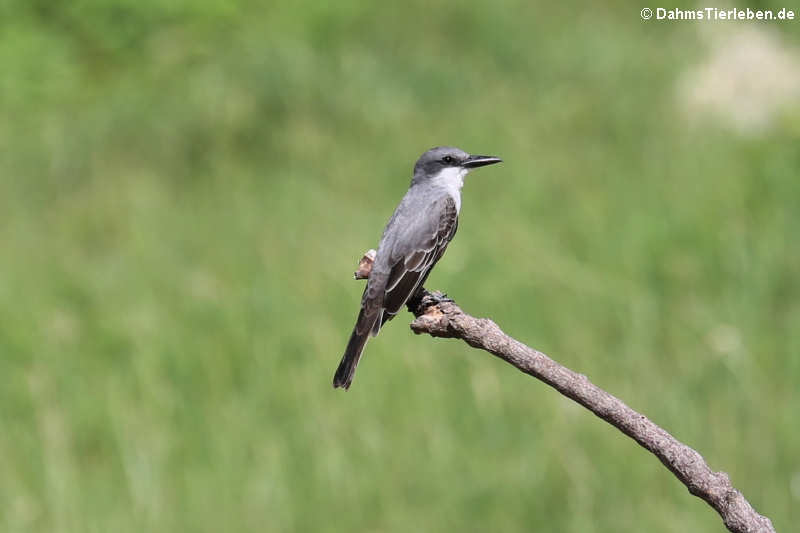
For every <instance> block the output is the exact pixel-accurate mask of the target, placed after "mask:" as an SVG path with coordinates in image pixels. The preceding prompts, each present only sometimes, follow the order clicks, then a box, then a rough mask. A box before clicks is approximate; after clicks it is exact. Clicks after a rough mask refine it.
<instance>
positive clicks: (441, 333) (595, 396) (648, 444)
mask: <svg viewBox="0 0 800 533" xmlns="http://www.w3.org/2000/svg"><path fill="white" fill-rule="evenodd" d="M374 261H375V250H369V251H367V252H366V253H365V254H364V257H362V258H361V261H360V262H359V266H358V271H356V273H355V279H366V278H368V277H369V274H370V272H371V271H372V264H373V262H374ZM407 305H408V310H409V311H410V312H411V313H413V314H414V316H415V317H416V319H415V320H414V322H412V323H411V329H412V330H413V331H414V333H416V334H418V335H419V334H423V333H427V334H429V335H431V336H432V337H442V338H452V339H461V340H463V341H464V342H466V343H467V344H469V345H470V346H472V347H473V348H478V349H481V350H485V351H487V352H489V353H491V354H494V355H496V356H497V357H499V358H500V359H502V360H503V361H505V362H507V363H509V364H511V365H514V366H515V367H517V368H518V369H519V370H521V371H523V372H525V373H526V374H529V375H531V376H533V377H535V378H536V379H538V380H540V381H543V382H545V383H547V384H548V385H550V386H551V387H553V388H554V389H556V390H557V391H558V392H560V393H561V394H563V395H564V396H566V397H567V398H570V399H572V400H574V401H575V402H577V403H579V404H581V405H582V406H584V407H586V408H587V409H588V410H590V411H591V412H592V413H594V414H595V415H597V416H598V417H600V418H602V419H603V420H605V421H606V422H608V423H609V424H611V425H612V426H614V427H615V428H617V429H619V430H620V431H622V432H623V433H625V434H626V435H628V436H629V437H630V438H632V439H633V440H635V441H636V442H638V443H639V444H640V445H641V446H642V447H644V448H645V449H647V450H648V451H650V453H652V454H653V455H655V456H656V457H658V458H659V460H661V462H662V463H663V464H664V466H666V467H667V468H669V469H670V470H671V471H672V473H673V474H675V477H677V478H678V479H679V480H680V481H681V483H683V484H684V485H686V487H687V488H688V489H689V492H690V493H692V494H694V495H695V496H697V497H698V498H702V499H703V500H705V501H706V502H707V503H708V504H709V505H710V506H711V507H713V508H714V509H715V510H716V511H717V512H718V513H719V514H720V516H721V517H722V521H723V522H724V523H725V526H726V527H727V528H728V529H729V530H730V531H732V532H734V533H775V528H773V527H772V522H771V521H770V519H769V518H767V517H765V516H762V515H760V514H758V513H757V512H756V510H755V509H753V506H752V505H750V502H748V501H747V500H746V499H745V497H744V496H743V495H742V493H741V492H739V491H738V490H737V489H736V488H735V487H734V486H733V484H731V480H730V478H729V477H728V474H726V473H725V472H714V471H713V470H711V468H710V467H709V466H708V464H706V462H705V460H704V459H703V456H701V455H700V454H699V453H697V452H696V451H695V450H694V449H692V448H690V447H689V446H687V445H685V444H683V443H682V442H680V441H679V440H677V439H676V438H675V437H673V436H672V435H670V434H669V433H667V432H666V431H665V430H664V429H663V428H661V427H659V426H658V425H656V424H654V423H653V422H652V421H651V420H650V419H649V418H647V417H646V416H644V415H643V414H640V413H637V412H636V411H634V410H633V409H631V408H630V407H628V406H627V405H625V403H624V402H623V401H622V400H620V399H619V398H617V397H615V396H613V395H611V394H609V393H607V392H606V391H604V390H603V389H601V388H600V387H598V386H597V385H595V384H594V383H592V382H591V381H589V379H588V378H587V377H586V376H584V375H583V374H578V373H576V372H573V371H572V370H570V369H569V368H566V367H565V366H562V365H560V364H558V363H556V362H555V361H553V360H552V359H550V358H549V357H548V356H546V355H545V354H543V353H542V352H539V351H537V350H534V349H533V348H531V347H529V346H526V345H525V344H522V343H521V342H519V341H518V340H516V339H513V338H512V337H509V336H508V335H506V334H505V333H503V331H502V330H501V329H500V328H499V327H498V326H497V324H495V323H494V322H493V321H491V320H489V319H488V318H475V317H473V316H470V315H468V314H466V313H464V312H463V311H462V310H461V308H460V307H458V306H457V305H456V303H455V302H454V301H453V300H451V299H450V298H447V297H446V296H445V295H443V294H442V293H439V292H433V293H432V292H428V291H427V290H425V289H420V291H419V292H417V294H416V295H415V296H414V298H412V299H411V300H409V302H408V304H407Z"/></svg>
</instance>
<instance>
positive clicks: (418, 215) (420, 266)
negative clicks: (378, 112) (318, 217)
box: [333, 146, 501, 389]
mask: <svg viewBox="0 0 800 533" xmlns="http://www.w3.org/2000/svg"><path fill="white" fill-rule="evenodd" d="M500 162H501V159H500V158H498V157H493V156H485V155H469V154H468V153H466V152H465V151H463V150H459V149H458V148H453V147H449V146H441V147H437V148H432V149H430V150H428V151H427V152H425V153H424V154H422V156H421V157H420V158H419V160H418V161H417V163H416V164H415V165H414V177H413V178H412V180H411V186H410V187H409V189H408V192H406V195H405V196H404V197H403V199H402V200H401V201H400V204H399V205H398V206H397V209H395V210H394V214H392V217H391V218H390V219H389V222H388V224H386V229H384V230H383V237H381V241H380V244H379V245H378V251H377V254H376V256H375V259H374V262H373V264H372V270H371V272H370V275H369V278H368V281H367V287H366V288H365V289H364V295H363V296H362V297H361V310H360V311H359V313H358V319H357V320H356V325H355V327H354V328H353V333H352V334H351V335H350V341H349V342H348V343H347V348H346V349H345V351H344V356H343V357H342V361H341V362H340V363H339V368H337V369H336V374H335V375H334V376H333V386H334V387H343V388H345V389H347V388H349V387H350V384H351V383H352V381H353V375H354V374H355V371H356V366H357V365H358V361H359V359H361V353H362V352H363V351H364V346H365V345H366V344H367V339H369V336H370V335H372V336H373V337H374V336H376V335H377V334H378V332H379V331H380V329H381V327H382V326H383V325H384V324H385V323H386V322H387V321H388V320H391V319H392V318H393V317H394V316H395V315H396V314H397V312H398V311H399V310H400V309H401V308H402V307H403V305H405V303H406V302H407V301H408V300H409V299H410V298H411V297H412V296H414V294H415V293H416V292H417V291H418V290H419V289H421V288H422V285H423V283H425V279H426V278H427V277H428V274H430V272H431V269H432V268H433V266H434V265H435V264H436V262H437V261H438V260H439V259H440V258H441V257H442V254H444V251H445V249H447V245H448V244H449V243H450V241H451V240H452V239H453V237H454V236H455V234H456V229H457V228H458V214H459V211H460V210H461V187H463V185H464V176H466V175H467V174H468V173H469V172H470V171H471V170H473V169H475V168H477V167H482V166H485V165H492V164H494V163H500Z"/></svg>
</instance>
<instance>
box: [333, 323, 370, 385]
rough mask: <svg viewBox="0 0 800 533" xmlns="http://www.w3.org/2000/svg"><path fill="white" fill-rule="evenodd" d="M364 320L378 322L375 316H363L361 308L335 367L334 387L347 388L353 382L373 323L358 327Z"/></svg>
mask: <svg viewBox="0 0 800 533" xmlns="http://www.w3.org/2000/svg"><path fill="white" fill-rule="evenodd" d="M365 320H372V321H373V323H374V322H378V321H377V320H376V317H365V316H364V310H363V309H362V310H361V313H359V315H358V321H357V322H356V325H355V327H354V328H353V333H352V335H350V341H349V342H348V343H347V348H345V350H344V355H343V356H342V360H341V362H340V363H339V368H337V369H336V374H334V376H333V387H334V388H337V387H341V388H343V389H349V388H350V384H351V383H352V382H353V375H354V374H355V373H356V367H357V366H358V361H359V360H360V359H361V352H363V351H364V346H366V344H367V340H368V339H369V335H370V332H371V330H372V327H373V324H369V326H368V327H359V325H361V324H362V321H365ZM378 323H379V322H378ZM359 330H361V331H362V333H359Z"/></svg>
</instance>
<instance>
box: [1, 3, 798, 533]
mask: <svg viewBox="0 0 800 533" xmlns="http://www.w3.org/2000/svg"><path fill="white" fill-rule="evenodd" d="M106 4H108V5H106ZM115 4H116V6H112V5H111V3H109V2H101V1H90V0H86V1H83V2H78V3H72V4H69V5H66V4H65V5H63V6H62V5H61V4H58V3H56V4H51V3H46V2H11V3H7V4H6V7H5V8H4V10H5V13H4V16H3V17H2V20H3V22H2V23H0V24H2V26H1V27H0V29H1V30H2V31H0V62H2V64H3V70H4V75H3V77H2V79H1V80H0V113H1V114H0V116H2V117H3V120H2V121H0V153H2V154H3V155H2V157H0V302H2V305H0V353H1V354H2V356H1V357H0V428H2V430H0V530H2V531H9V532H17V531H20V532H22V531H25V532H27V531H41V532H84V531H96V532H105V531H118V532H125V531H131V532H133V531H154V532H159V531H163V532H174V531H209V532H211V531H315V532H316V531H323V532H324V531H430V532H436V531H529V530H537V531H559V532H567V531H573V532H582V533H583V532H598V533H600V532H606V531H608V532H611V531H614V532H618V531H637V532H638V531H659V532H662V531H663V532H679V531H680V532H683V531H723V526H722V524H721V522H720V520H719V518H718V516H717V515H716V513H715V512H714V511H713V510H711V509H710V508H708V507H707V506H706V505H705V504H704V503H703V502H702V501H700V500H698V499H696V498H694V497H693V496H691V495H689V494H688V492H687V491H686V490H685V488H684V487H683V486H682V485H681V484H680V483H679V482H678V481H677V480H676V479H674V477H673V476H672V475H671V474H670V473H669V472H668V471H667V470H666V469H664V468H663V466H662V465H661V464H660V463H659V462H658V461H657V460H656V459H655V458H654V457H652V456H651V455H649V454H648V453H646V452H644V451H643V450H641V449H640V448H639V447H638V446H637V445H635V443H633V442H632V441H630V440H629V439H627V438H626V437H624V436H622V435H621V434H620V433H619V432H617V431H616V430H613V429H612V428H610V427H609V426H607V425H606V424H605V423H603V422H601V421H599V420H598V419H596V418H595V417H593V416H591V415H590V414H588V413H587V412H585V411H584V410H582V409H580V408H579V407H577V406H575V405H574V404H572V403H570V402H569V401H567V400H565V399H563V398H561V397H559V395H558V394H557V393H555V392H554V391H552V390H550V389H548V388H547V387H545V386H544V385H542V384H541V383H539V382H536V381H534V380H532V379H530V378H528V377H526V376H524V375H522V374H520V373H518V372H516V371H515V370H513V369H512V368H511V367H509V366H507V365H505V364H503V363H502V362H500V361H497V360H494V359H493V358H491V357H490V356H488V355H487V354H483V353H479V352H476V351H474V350H471V349H469V348H468V347H466V346H465V345H463V344H462V343H458V342H455V341H435V340H432V339H430V338H426V337H416V336H414V335H412V334H411V333H410V331H409V330H408V327H407V323H408V321H409V316H408V315H405V316H399V317H398V318H397V319H396V320H395V321H394V322H393V323H391V324H390V325H389V326H388V327H387V328H386V329H385V330H384V331H383V332H382V334H381V336H380V337H378V338H377V339H375V340H373V341H371V342H370V344H369V346H368V348H367V352H366V355H365V357H364V359H363V361H362V364H361V366H360V368H359V372H358V375H357V377H356V380H355V383H354V385H353V388H352V389H351V390H350V391H349V392H348V393H342V392H340V391H334V390H333V389H332V388H331V386H330V379H331V376H332V373H333V371H334V369H335V367H336V364H337V363H338V360H339V357H340V355H341V352H342V350H343V348H344V344H345V343H346V340H347V335H348V334H349V332H350V329H351V327H352V322H353V321H354V320H355V316H356V313H357V306H358V301H359V297H360V294H361V285H360V284H359V283H356V282H353V281H352V280H351V279H350V277H351V273H352V271H353V270H354V267H355V263H356V261H357V259H358V258H359V257H360V255H361V253H362V252H363V251H364V250H366V249H367V248H370V247H374V246H375V245H376V244H377V240H378V238H379V236H380V231H381V229H382V227H383V224H384V223H385V222H386V220H387V218H388V216H389V215H390V213H391V211H392V209H393V208H394V206H395V205H396V203H397V201H398V200H399V198H400V197H401V196H402V194H403V193H404V191H405V189H406V187H407V185H408V181H409V179H410V170H411V165H412V164H413V161H414V159H415V158H416V157H417V156H418V155H419V154H420V153H421V152H422V151H424V150H425V149H427V148H429V147H431V146H434V145H438V144H454V145H457V146H460V147H462V148H464V149H466V150H471V151H474V152H479V153H491V154H498V155H500V156H501V157H503V158H504V159H505V163H504V164H503V165H501V166H498V167H492V168H488V169H483V170H481V171H480V172H476V173H475V174H473V175H471V176H470V178H469V179H468V182H467V185H466V187H465V189H464V200H463V211H462V217H461V223H460V229H459V235H458V237H457V239H456V240H455V242H454V243H453V245H452V246H451V247H450V249H449V250H448V252H447V254H446V256H445V258H444V259H443V260H442V262H441V263H440V265H439V266H437V269H436V271H435V272H434V274H433V275H432V276H431V278H430V280H429V282H428V286H429V287H430V288H436V289H442V290H445V291H446V292H448V294H450V295H451V296H453V297H454V298H456V299H457V301H458V302H459V303H460V304H461V306H462V307H463V308H464V309H465V310H466V311H468V312H470V313H472V314H475V315H478V316H489V317H492V318H493V319H494V320H495V321H497V322H498V323H499V324H500V325H501V327H503V328H504V329H505V330H506V331H507V332H508V333H510V334H512V335H514V336H515V337H517V338H518V339H520V340H521V341H523V342H526V343H528V344H530V345H532V346H534V347H536V348H539V349H541V350H544V351H546V352H547V353H548V354H550V355H551V356H553V357H554V358H555V359H557V360H559V361H560V362H562V363H564V364H566V365H567V366H569V367H571V368H573V369H575V370H576V371H579V372H581V373H585V374H586V375H588V376H589V377H590V379H592V380H593V381H594V382H595V383H597V384H598V385H600V386H602V387H604V388H606V389H607V390H609V391H610V392H612V393H613V394H615V395H617V396H619V397H621V398H622V399H623V400H625V401H626V402H628V403H629V404H630V405H631V406H632V407H633V408H635V409H637V410H640V411H641V412H643V413H645V414H647V415H648V416H649V417H650V418H651V419H653V420H654V421H655V422H656V423H658V424H660V425H662V426H663V427H665V428H666V429H667V430H669V431H670V432H672V433H673V434H674V435H675V436H676V437H677V438H678V439H680V440H682V441H684V442H686V443H687V444H689V445H691V446H693V447H695V448H696V449H697V450H698V451H699V452H700V453H701V454H703V456H704V457H705V458H706V460H707V461H708V462H709V464H710V465H711V466H712V467H713V468H715V469H722V470H726V471H727V472H729V473H730V475H731V477H732V479H733V482H734V484H735V485H736V486H737V487H738V488H739V489H740V490H742V492H743V493H744V494H745V496H746V497H747V498H749V499H750V501H751V502H752V503H753V504H754V505H755V507H756V508H757V509H758V510H759V511H760V512H762V513H764V514H766V515H768V516H770V517H771V518H772V519H773V522H774V524H775V526H776V528H777V529H778V530H781V531H785V530H788V529H790V528H791V527H792V526H791V524H795V523H797V521H798V520H800V515H799V514H798V511H797V509H798V508H800V506H799V505H798V499H799V498H800V494H799V493H798V488H797V487H798V481H797V480H798V476H800V461H799V460H798V453H797V452H798V450H799V449H800V429H798V428H800V426H798V424H797V416H796V407H797V405H798V402H800V327H798V325H800V278H799V277H798V275H799V273H800V246H798V241H797V235H800V209H798V199H800V180H799V179H798V175H800V156H798V152H797V134H798V132H800V114H798V113H797V108H789V109H785V110H783V111H782V114H781V115H780V116H779V117H778V119H776V120H775V122H774V123H773V124H771V125H770V127H769V128H767V129H765V130H763V131H759V132H755V133H753V134H740V133H737V132H736V131H735V130H732V129H730V128H728V127H727V126H726V125H725V123H724V121H723V120H722V119H720V118H718V117H714V116H711V115H709V116H706V117H702V116H701V117H687V116H686V115H685V114H684V113H682V112H681V106H680V101H679V99H680V98H679V96H676V95H678V94H679V93H678V91H676V85H677V83H678V80H679V79H680V77H681V74H682V73H683V72H685V71H686V69H688V68H691V67H693V66H694V65H696V64H698V63H700V62H701V61H702V60H703V58H704V57H705V55H706V54H707V53H708V50H707V46H706V44H705V41H703V39H702V38H701V34H700V33H699V32H698V28H697V27H696V26H695V25H692V24H657V23H655V22H653V23H643V22H642V21H641V20H640V18H639V15H638V13H639V10H640V9H641V7H642V6H641V5H638V4H636V5H633V4H631V5H625V4H619V3H618V4H614V5H613V6H611V7H608V8H604V9H600V8H597V9H594V10H593V9H591V8H586V7H584V6H581V7H580V8H577V7H569V6H564V7H552V6H551V7H545V6H535V5H532V4H530V3H524V2H512V1H507V2H501V3H494V4H492V5H491V6H489V5H488V4H487V5H479V4H475V5H461V6H456V5H449V4H445V3H443V2H436V3H434V4H430V3H423V2H417V3H412V4H403V5H402V7H401V5H400V4H398V5H397V6H394V7H392V6H383V5H378V4H373V3H360V2H353V1H343V2H338V3H336V4H331V5H329V6H324V5H323V4H321V3H318V2H306V3H303V4H302V5H298V4H296V3H295V4H290V3H280V4H279V5H260V4H258V3H254V2H248V3H241V4H240V5H238V6H231V5H230V4H229V3H227V2H215V1H212V0H206V1H203V2H173V3H167V2H164V3H163V4H162V2H160V1H157V0H149V1H147V2H117V3H115ZM423 13H424V14H423ZM651 22H652V21H651ZM741 24H746V23H741ZM711 28H712V29H715V28H717V26H713V27H711ZM719 28H720V29H721V26H720V27H719ZM727 28H728V29H730V28H731V26H727ZM770 29H771V30H774V31H776V32H781V33H778V35H780V36H781V38H782V39H784V40H785V41H786V42H788V43H792V42H794V41H796V39H794V36H793V35H791V34H790V32H789V31H787V29H786V27H783V26H774V27H770ZM793 39H794V41H793ZM792 487H794V489H792Z"/></svg>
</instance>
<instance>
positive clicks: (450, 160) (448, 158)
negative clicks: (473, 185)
mask: <svg viewBox="0 0 800 533" xmlns="http://www.w3.org/2000/svg"><path fill="white" fill-rule="evenodd" d="M442 163H447V164H448V165H450V164H452V163H453V158H452V157H451V156H449V155H446V156H444V157H443V158H442Z"/></svg>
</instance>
